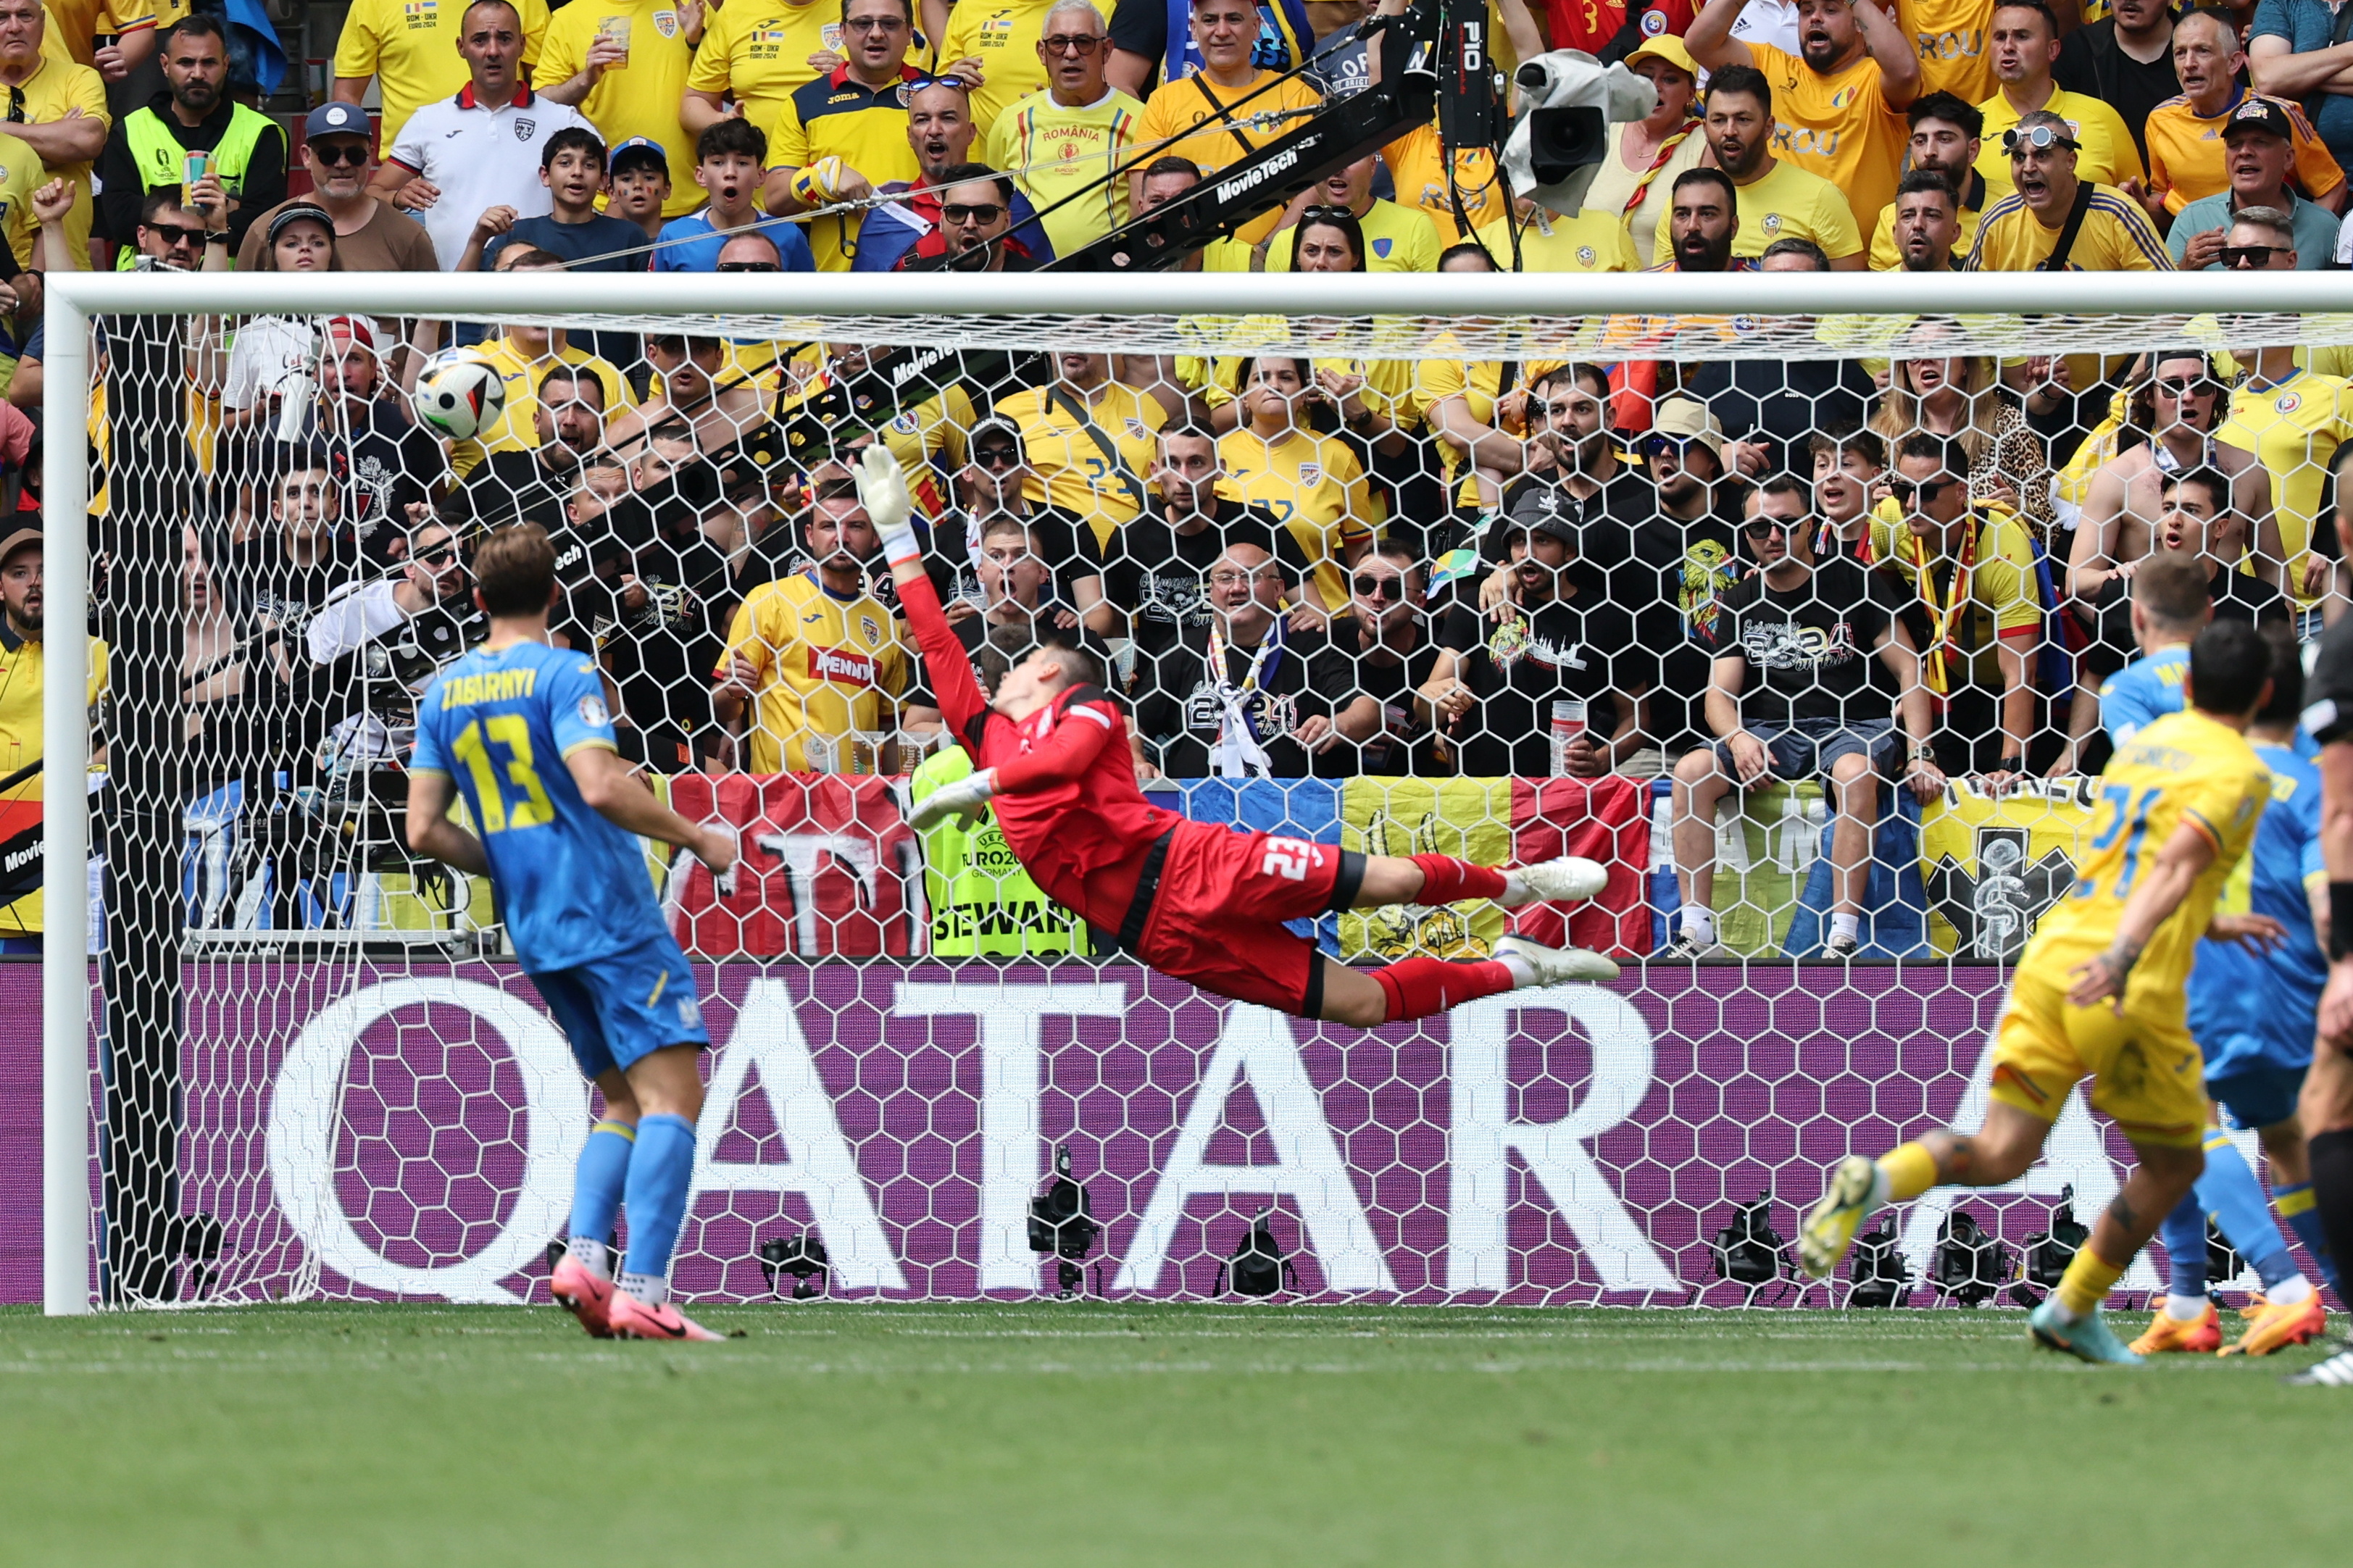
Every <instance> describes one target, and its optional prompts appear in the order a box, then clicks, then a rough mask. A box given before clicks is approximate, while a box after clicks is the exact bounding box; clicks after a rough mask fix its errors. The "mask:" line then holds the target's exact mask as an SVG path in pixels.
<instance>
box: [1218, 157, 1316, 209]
mask: <svg viewBox="0 0 2353 1568" xmlns="http://www.w3.org/2000/svg"><path fill="white" fill-rule="evenodd" d="M1304 152H1306V149H1305V148H1304V147H1294V148H1293V149H1292V150H1291V151H1289V152H1288V153H1276V154H1274V156H1272V157H1271V158H1269V159H1268V160H1267V161H1266V162H1265V163H1261V164H1259V165H1258V166H1257V167H1255V168H1252V169H1249V170H1246V171H1244V172H1243V173H1241V174H1236V175H1235V176H1234V177H1233V178H1232V179H1230V180H1221V181H1219V184H1218V189H1217V193H1216V197H1215V199H1216V200H1218V201H1219V202H1229V201H1232V200H1234V199H1235V198H1237V197H1240V196H1246V195H1249V194H1250V192H1252V191H1254V190H1256V189H1258V188H1259V186H1261V185H1262V184H1266V183H1267V182H1268V181H1269V180H1271V179H1273V178H1274V177H1275V176H1276V175H1278V174H1283V173H1284V172H1286V171H1287V170H1290V169H1293V168H1296V167H1297V166H1298V164H1299V159H1300V156H1301V154H1302V153H1304Z"/></svg>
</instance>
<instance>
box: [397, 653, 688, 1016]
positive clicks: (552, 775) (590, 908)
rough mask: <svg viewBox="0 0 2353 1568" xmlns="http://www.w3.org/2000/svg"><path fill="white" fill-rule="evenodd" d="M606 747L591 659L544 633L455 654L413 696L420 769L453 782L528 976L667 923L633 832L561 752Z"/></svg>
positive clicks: (608, 727)
mask: <svg viewBox="0 0 2353 1568" xmlns="http://www.w3.org/2000/svg"><path fill="white" fill-rule="evenodd" d="M586 746H602V747H604V748H606V749H607V751H610V750H613V749H614V744H613V718H612V715H611V714H610V713H608V712H607V711H606V709H605V689H604V684H603V682H602V681H600V680H599V679H597V675H596V661H595V660H593V659H591V658H587V657H586V655H583V654H579V653H570V652H565V651H564V650H562V649H559V648H554V647H548V646H547V645H546V644H545V643H538V642H521V643H514V644H512V645H510V646H509V647H502V648H501V649H499V650H498V651H497V652H495V653H493V652H491V651H490V650H489V649H487V648H477V649H475V650H474V651H473V652H472V653H470V654H468V655H466V656H465V657H464V658H460V659H459V660H457V661H456V662H455V663H453V664H451V665H450V666H449V667H448V668H447V669H444V670H443V671H442V672H441V673H440V674H439V675H438V676H436V677H435V678H434V680H433V684H432V685H431V686H430V687H427V689H426V692H425V697H424V700H422V701H420V702H419V703H418V704H417V753H416V756H415V758H414V759H413V760H412V762H411V763H410V764H409V765H410V766H411V767H413V768H415V769H416V770H417V772H419V773H446V774H448V775H449V776H450V777H451V778H453V779H455V780H456V781H457V784H458V789H459V793H460V794H462V795H464V796H465V797H466V809H467V810H468V811H470V812H471V813H472V814H473V818H474V830H475V832H476V834H478V835H479V836H480V838H481V840H482V848H483V850H484V852H485V853H486V854H487V855H488V856H489V858H490V862H491V889H492V891H493V892H495V893H496V894H497V896H498V906H499V913H500V916H501V918H502V919H503V920H504V921H505V922H506V928H507V932H508V934H509V935H510V936H512V938H513V939H514V945H515V953H516V955H517V956H518V957H520V958H521V959H522V966H523V968H524V969H525V970H526V971H527V972H530V973H547V972H549V971H552V970H558V969H571V968H574V967H575V966H577V965H579V964H583V963H592V962H594V961H595V960H596V959H600V958H603V957H605V956H606V955H607V954H608V953H613V952H619V951H621V950H622V949H623V948H628V947H634V946H636V945H637V944H638V943H639V942H644V941H645V940H646V939H647V938H649V937H650V936H659V935H661V934H663V932H664V927H663V925H662V919H661V909H660V906H659V905H658V904H657V903H656V902H655V901H654V893H653V880H652V879H651V877H649V875H648V874H647V870H646V860H645V854H644V852H643V851H642V850H641V849H640V848H639V847H638V839H637V836H636V835H634V834H631V833H628V832H624V831H623V830H622V829H620V828H618V827H616V826H613V825H612V824H611V823H609V822H607V821H606V820H605V818H604V817H602V816H598V815H597V814H596V811H595V810H594V809H592V808H591V807H590V806H589V805H588V803H587V802H586V801H585V800H583V799H581V797H580V787H579V785H578V784H575V783H574V782H573V779H572V770H571V769H570V768H568V767H566V766H565V758H566V757H569V756H570V755H571V754H572V753H573V752H576V751H579V750H581V749H582V748H583V747H586Z"/></svg>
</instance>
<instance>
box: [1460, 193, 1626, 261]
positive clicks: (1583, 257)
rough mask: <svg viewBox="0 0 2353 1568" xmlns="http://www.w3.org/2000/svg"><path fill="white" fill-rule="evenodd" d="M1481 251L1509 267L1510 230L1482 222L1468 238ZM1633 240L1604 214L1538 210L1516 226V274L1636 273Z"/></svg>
mask: <svg viewBox="0 0 2353 1568" xmlns="http://www.w3.org/2000/svg"><path fill="white" fill-rule="evenodd" d="M1474 238H1476V239H1477V240H1478V241H1479V243H1480V244H1482V245H1483V246H1485V247H1487V253H1488V254H1489V255H1490V256H1493V258H1495V265H1496V266H1498V267H1500V268H1510V266H1511V265H1512V231H1511V227H1510V226H1509V225H1507V224H1504V223H1503V222H1501V221H1498V222H1495V223H1491V224H1488V225H1487V226H1484V227H1483V228H1482V229H1480V230H1479V232H1478V233H1477V234H1476V235H1475V236H1474ZM1641 269H1642V264H1641V259H1640V258H1637V257H1636V256H1635V254H1634V237H1633V236H1632V235H1630V234H1629V233H1627V232H1626V226H1625V225H1624V224H1622V223H1620V222H1619V221H1618V220H1617V219H1616V218H1614V217H1612V216H1609V214H1608V213H1605V212H1602V211H1600V210H1599V209H1598V208H1594V207H1587V208H1586V209H1584V210H1583V211H1582V212H1580V213H1578V214H1577V216H1575V217H1563V216H1561V215H1560V214H1558V213H1556V212H1547V211H1546V210H1545V209H1544V208H1542V207H1538V208H1537V209H1536V210H1535V212H1534V213H1532V214H1530V215H1529V216H1528V221H1527V222H1525V223H1524V224H1522V225H1521V226H1520V270H1521V271H1523V272H1639V271H1641Z"/></svg>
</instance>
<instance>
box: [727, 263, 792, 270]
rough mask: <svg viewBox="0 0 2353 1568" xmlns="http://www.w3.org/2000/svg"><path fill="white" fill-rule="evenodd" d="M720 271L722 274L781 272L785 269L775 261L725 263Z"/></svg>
mask: <svg viewBox="0 0 2353 1568" xmlns="http://www.w3.org/2000/svg"><path fill="white" fill-rule="evenodd" d="M719 270H720V271H722V272H780V271H782V270H783V268H780V267H778V266H777V265H776V263H775V262H773V261H723V262H721V263H720V264H719Z"/></svg>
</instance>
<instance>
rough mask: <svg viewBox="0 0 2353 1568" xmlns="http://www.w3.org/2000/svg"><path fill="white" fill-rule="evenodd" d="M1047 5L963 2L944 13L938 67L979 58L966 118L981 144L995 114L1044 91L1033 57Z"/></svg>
mask: <svg viewBox="0 0 2353 1568" xmlns="http://www.w3.org/2000/svg"><path fill="white" fill-rule="evenodd" d="M1053 6H1054V0H997V3H996V4H994V5H991V4H988V3H987V0H963V3H962V4H961V5H957V6H956V7H955V9H953V10H951V11H950V12H949V13H948V28H947V33H946V36H945V37H943V38H942V39H941V40H940V52H939V63H940V68H941V69H943V70H944V69H946V68H948V67H950V66H952V65H954V64H955V62H956V61H958V60H962V59H977V60H978V61H979V62H980V75H981V82H980V86H979V87H978V88H977V89H975V90H974V92H973V95H972V120H973V123H974V125H976V126H977V127H978V128H979V132H980V140H981V141H982V142H987V140H988V133H989V132H991V131H993V130H995V129H996V128H997V117H998V116H999V115H1001V114H1003V113H1004V112H1005V111H1006V110H1008V109H1010V108H1012V107H1013V106H1014V105H1015V104H1017V103H1018V102H1020V101H1021V100H1023V99H1025V98H1027V97H1029V95H1030V94H1031V93H1033V92H1043V91H1045V90H1046V84H1047V78H1046V62H1045V61H1043V60H1041V59H1039V58H1038V39H1039V37H1040V36H1041V35H1042V34H1043V33H1044V32H1045V30H1046V13H1047V12H1048V11H1050V10H1051V9H1053ZM1004 166H1005V165H1003V164H1001V163H1000V164H998V165H997V167H999V168H1003V167H1004Z"/></svg>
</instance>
